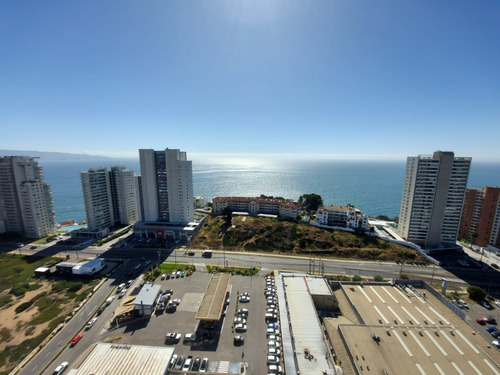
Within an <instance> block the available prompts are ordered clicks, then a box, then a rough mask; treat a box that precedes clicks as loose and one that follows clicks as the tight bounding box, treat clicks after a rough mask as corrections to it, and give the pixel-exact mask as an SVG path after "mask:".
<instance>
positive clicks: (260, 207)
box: [212, 197, 300, 219]
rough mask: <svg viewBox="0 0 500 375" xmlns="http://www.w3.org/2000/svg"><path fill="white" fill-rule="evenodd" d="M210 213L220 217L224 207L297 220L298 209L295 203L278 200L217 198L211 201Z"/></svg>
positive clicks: (252, 213)
mask: <svg viewBox="0 0 500 375" xmlns="http://www.w3.org/2000/svg"><path fill="white" fill-rule="evenodd" d="M212 203H213V206H212V212H213V213H214V214H215V215H220V214H221V213H222V210H223V209H224V208H225V207H230V208H231V210H232V211H236V212H248V213H249V214H250V215H259V214H267V215H276V216H278V217H281V218H285V219H297V217H299V216H300V208H299V205H298V203H297V202H292V201H288V200H286V199H279V198H262V197H254V198H249V197H217V198H214V199H213V202H212Z"/></svg>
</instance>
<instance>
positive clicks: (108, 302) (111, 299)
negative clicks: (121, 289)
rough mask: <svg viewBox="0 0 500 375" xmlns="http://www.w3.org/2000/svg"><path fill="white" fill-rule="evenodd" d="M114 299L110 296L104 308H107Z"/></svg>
mask: <svg viewBox="0 0 500 375" xmlns="http://www.w3.org/2000/svg"><path fill="white" fill-rule="evenodd" d="M114 299H115V296H111V297H109V298H108V299H107V300H106V306H109V305H110V304H111V302H113V301H114Z"/></svg>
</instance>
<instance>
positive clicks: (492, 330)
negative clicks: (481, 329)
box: [486, 326, 497, 333]
mask: <svg viewBox="0 0 500 375" xmlns="http://www.w3.org/2000/svg"><path fill="white" fill-rule="evenodd" d="M496 330H497V329H496V328H495V327H492V326H489V327H486V331H487V332H489V333H491V332H494V331H496Z"/></svg>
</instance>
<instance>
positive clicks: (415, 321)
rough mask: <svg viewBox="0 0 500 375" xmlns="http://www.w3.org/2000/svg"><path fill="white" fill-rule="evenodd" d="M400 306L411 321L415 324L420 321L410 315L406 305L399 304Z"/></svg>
mask: <svg viewBox="0 0 500 375" xmlns="http://www.w3.org/2000/svg"><path fill="white" fill-rule="evenodd" d="M401 308H402V309H403V311H404V312H405V313H407V314H408V316H409V317H410V318H411V320H412V322H413V323H415V324H420V322H419V321H418V320H417V319H415V317H414V316H413V315H412V314H411V313H410V312H409V311H408V310H407V309H406V307H404V306H401Z"/></svg>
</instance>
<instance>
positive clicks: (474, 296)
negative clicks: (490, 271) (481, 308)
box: [467, 285, 488, 302]
mask: <svg viewBox="0 0 500 375" xmlns="http://www.w3.org/2000/svg"><path fill="white" fill-rule="evenodd" d="M467 292H468V293H469V297H470V299H471V300H473V301H476V302H479V301H482V300H484V299H485V298H486V296H487V294H488V293H486V291H485V290H484V289H482V288H480V287H478V286H475V285H471V286H470V287H468V288H467Z"/></svg>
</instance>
